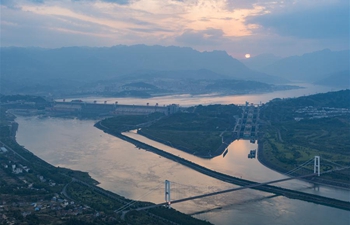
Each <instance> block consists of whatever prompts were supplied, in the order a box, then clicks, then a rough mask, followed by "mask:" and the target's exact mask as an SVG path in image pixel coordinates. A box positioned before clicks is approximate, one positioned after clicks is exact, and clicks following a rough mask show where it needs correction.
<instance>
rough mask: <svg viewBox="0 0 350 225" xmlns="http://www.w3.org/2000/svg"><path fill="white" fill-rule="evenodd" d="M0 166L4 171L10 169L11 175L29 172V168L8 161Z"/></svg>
mask: <svg viewBox="0 0 350 225" xmlns="http://www.w3.org/2000/svg"><path fill="white" fill-rule="evenodd" d="M2 148H3V147H2ZM2 166H3V167H4V168H5V169H9V168H11V170H12V173H14V174H20V173H23V172H27V173H28V172H29V171H30V168H29V167H28V166H24V165H22V164H17V163H15V162H12V161H9V162H8V163H2Z"/></svg>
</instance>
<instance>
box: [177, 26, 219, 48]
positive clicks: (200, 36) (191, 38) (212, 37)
mask: <svg viewBox="0 0 350 225" xmlns="http://www.w3.org/2000/svg"><path fill="white" fill-rule="evenodd" d="M222 39H224V32H223V31H222V30H220V29H214V28H208V29H206V30H199V31H196V30H190V29H189V30H186V31H185V32H184V33H182V34H181V35H180V36H178V37H177V38H176V41H178V42H179V43H182V44H188V45H196V46H201V45H218V44H219V43H220V41H221V40H222Z"/></svg>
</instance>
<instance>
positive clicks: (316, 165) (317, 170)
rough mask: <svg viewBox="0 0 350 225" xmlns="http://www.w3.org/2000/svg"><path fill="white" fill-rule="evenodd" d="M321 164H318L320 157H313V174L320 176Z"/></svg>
mask: <svg viewBox="0 0 350 225" xmlns="http://www.w3.org/2000/svg"><path fill="white" fill-rule="evenodd" d="M320 167H321V164H320V157H319V156H315V160H314V173H317V176H320V170H321V168H320Z"/></svg>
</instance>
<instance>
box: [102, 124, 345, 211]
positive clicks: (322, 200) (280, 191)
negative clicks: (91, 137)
mask: <svg viewBox="0 0 350 225" xmlns="http://www.w3.org/2000/svg"><path fill="white" fill-rule="evenodd" d="M95 127H97V128H99V129H101V130H103V131H104V132H105V133H108V134H111V135H113V136H115V137H117V138H120V139H122V140H124V141H127V142H130V143H132V144H134V145H135V146H136V147H138V148H142V149H145V150H146V151H151V152H153V153H156V154H158V155H160V156H162V157H165V158H167V159H170V160H172V161H175V162H177V163H180V164H182V165H184V166H187V167H189V168H191V169H193V170H196V171H198V172H200V173H202V174H205V175H207V176H210V177H213V178H215V179H218V180H221V181H224V182H228V183H232V184H236V185H239V186H247V185H254V184H257V183H256V182H252V181H249V180H244V179H240V178H236V177H233V176H229V175H226V174H223V173H219V172H216V171H213V170H210V169H208V168H205V167H203V166H200V165H198V164H195V163H193V162H190V161H188V160H186V159H183V158H181V157H178V156H175V155H173V154H170V153H168V152H165V151H163V150H160V149H157V148H155V147H152V146H150V145H147V144H145V143H142V142H140V141H137V140H134V139H132V138H129V137H127V136H125V135H122V134H121V133H119V132H111V131H110V130H109V129H108V128H106V127H103V126H101V124H100V123H96V124H95ZM254 189H256V190H260V191H265V192H269V193H274V194H277V195H283V196H285V197H288V198H292V199H299V200H303V201H308V202H313V203H316V204H322V205H326V206H331V207H335V208H340V209H344V210H350V203H349V202H346V201H341V200H336V199H332V198H327V197H323V196H318V195H312V194H307V193H304V192H299V191H294V190H289V189H285V188H280V187H275V186H271V185H262V186H257V187H254Z"/></svg>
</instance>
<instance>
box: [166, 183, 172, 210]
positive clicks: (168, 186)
mask: <svg viewBox="0 0 350 225" xmlns="http://www.w3.org/2000/svg"><path fill="white" fill-rule="evenodd" d="M165 201H166V202H167V203H168V207H169V208H170V204H171V201H170V181H168V180H165Z"/></svg>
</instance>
